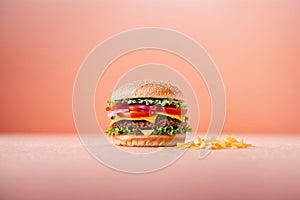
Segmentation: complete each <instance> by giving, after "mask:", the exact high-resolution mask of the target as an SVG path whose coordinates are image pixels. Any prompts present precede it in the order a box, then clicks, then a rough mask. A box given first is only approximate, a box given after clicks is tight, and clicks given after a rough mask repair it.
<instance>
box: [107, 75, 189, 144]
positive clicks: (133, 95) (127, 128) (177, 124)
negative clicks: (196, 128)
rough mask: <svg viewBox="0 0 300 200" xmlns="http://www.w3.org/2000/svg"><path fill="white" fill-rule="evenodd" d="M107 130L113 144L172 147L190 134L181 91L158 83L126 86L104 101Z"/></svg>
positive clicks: (133, 83)
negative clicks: (106, 112) (107, 118)
mask: <svg viewBox="0 0 300 200" xmlns="http://www.w3.org/2000/svg"><path fill="white" fill-rule="evenodd" d="M107 103H108V107H106V111H108V116H109V118H110V124H109V129H108V130H107V131H106V133H107V134H108V135H109V136H112V138H113V141H114V143H115V145H120V146H146V147H147V146H156V147H158V146H174V145H176V144H177V143H178V142H184V140H185V134H186V133H187V132H191V128H190V127H189V126H188V124H187V120H188V118H187V117H186V113H187V108H186V107H187V106H186V105H185V104H184V100H183V95H182V92H181V91H180V90H179V89H178V88H177V87H176V86H174V85H172V84H170V83H166V82H163V81H157V80H139V81H134V82H130V83H127V84H125V85H123V86H121V87H119V88H118V89H117V90H115V91H114V92H113V94H112V97H111V100H108V101H107Z"/></svg>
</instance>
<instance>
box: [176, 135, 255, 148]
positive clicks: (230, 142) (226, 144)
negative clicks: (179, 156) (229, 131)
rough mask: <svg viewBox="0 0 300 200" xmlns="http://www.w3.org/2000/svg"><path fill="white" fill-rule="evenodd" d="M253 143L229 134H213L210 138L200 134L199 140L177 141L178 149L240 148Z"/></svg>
mask: <svg viewBox="0 0 300 200" xmlns="http://www.w3.org/2000/svg"><path fill="white" fill-rule="evenodd" d="M251 146H252V144H247V143H245V142H244V138H241V140H238V139H236V138H235V137H233V136H229V135H227V136H226V137H225V139H216V137H215V136H212V137H211V138H208V139H201V137H200V136H198V137H197V141H196V142H195V141H189V142H185V143H177V148H178V149H186V148H190V149H195V150H200V149H228V148H231V149H240V148H247V147H251Z"/></svg>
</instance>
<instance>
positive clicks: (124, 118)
mask: <svg viewBox="0 0 300 200" xmlns="http://www.w3.org/2000/svg"><path fill="white" fill-rule="evenodd" d="M157 115H164V116H167V117H171V118H175V119H178V120H180V121H182V122H184V120H185V116H184V115H170V114H167V113H163V112H157ZM157 115H153V116H150V117H136V118H130V117H129V118H127V117H120V116H116V117H115V118H114V119H113V120H111V121H110V124H109V125H110V126H111V125H112V124H113V123H115V122H118V121H121V120H132V121H135V120H145V121H148V122H150V123H152V124H153V123H155V120H156V117H157Z"/></svg>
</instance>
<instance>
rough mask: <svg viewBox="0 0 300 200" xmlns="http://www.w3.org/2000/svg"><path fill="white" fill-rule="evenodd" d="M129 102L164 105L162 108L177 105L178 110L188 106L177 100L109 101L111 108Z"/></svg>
mask: <svg viewBox="0 0 300 200" xmlns="http://www.w3.org/2000/svg"><path fill="white" fill-rule="evenodd" d="M123 102H127V103H128V104H146V105H162V106H170V105H175V106H176V108H186V105H185V104H183V103H182V102H181V101H178V100H175V99H119V100H113V101H110V100H108V101H107V104H108V105H109V106H114V105H116V104H118V103H123Z"/></svg>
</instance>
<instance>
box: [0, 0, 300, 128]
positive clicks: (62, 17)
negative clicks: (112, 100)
mask: <svg viewBox="0 0 300 200" xmlns="http://www.w3.org/2000/svg"><path fill="white" fill-rule="evenodd" d="M299 10H300V2H299V1H292V0H290V1H267V0H265V1H258V0H257V1H256V0H255V1H247V2H246V1H238V0H236V1H190V0H188V1H179V0H177V1H170V0H167V1H158V0H154V1H138V0H133V1H116V0H112V1H69V0H63V1H53V0H51V1H50V0H44V1H38V0H27V1H17V0H10V1H8V0H3V1H1V3H0V24H1V31H0V45H1V48H0V66H1V67H0V98H1V104H0V109H1V112H0V131H1V132H75V131H76V130H75V126H74V123H73V118H72V89H73V84H74V81H75V78H76V73H77V71H78V69H79V67H80V65H81V63H82V62H83V60H84V59H85V58H86V56H87V55H88V53H89V52H90V51H91V50H92V49H93V48H94V47H95V46H96V45H97V44H98V43H100V42H102V41H104V40H105V39H106V38H108V37H110V36H112V35H114V34H117V33H119V32H121V31H125V30H128V29H133V28H137V27H144V26H155V27H162V28H169V29H174V30H177V31H179V32H182V33H184V34H186V35H188V36H190V37H192V38H194V39H195V40H196V41H197V42H198V43H199V44H201V45H203V47H204V48H205V49H206V50H207V52H208V53H209V55H210V56H211V57H212V59H213V60H214V61H215V63H216V65H217V66H218V67H219V70H220V73H221V75H222V77H223V81H224V84H225V87H226V93H227V118H226V123H225V126H224V131H226V132H251V133H259V132H265V133H270V132H290V133H297V132H300V123H297V122H298V121H299V119H300V116H299V115H300V114H299V113H300V106H299V102H300V98H299V83H300V81H299V78H300V76H299V75H300V74H299V73H300V72H299V65H300V56H299V50H300V49H299V47H300V46H299V45H300V16H299ZM176 59H177V60H176ZM146 61H147V62H150V61H152V62H154V61H155V62H160V63H162V64H169V65H173V66H174V67H176V66H177V67H178V66H184V62H183V61H182V60H180V59H178V58H174V56H172V55H166V54H163V53H161V52H157V51H153V52H151V51H149V52H136V53H134V54H132V55H128V57H126V58H125V57H124V58H120V59H119V60H117V61H116V62H115V63H114V64H113V65H117V64H118V65H117V66H115V67H113V68H111V76H108V77H110V81H111V82H112V83H114V82H115V81H117V80H118V77H119V76H120V75H122V73H123V72H122V70H120V66H132V65H137V64H143V63H145V62H146ZM131 64H132V65H131ZM184 71H185V73H187V75H190V76H191V77H192V76H193V70H192V69H191V68H188V69H186V70H184ZM121 72H122V73H121ZM113 74H114V76H113ZM112 87H113V85H111V86H109V87H108V89H107V90H105V91H103V94H102V95H104V96H103V97H104V99H108V98H109V96H110V94H111V90H110V89H109V88H112ZM193 87H194V88H195V89H196V90H197V96H198V97H199V98H200V100H201V104H202V107H203V110H202V111H203V115H202V121H201V127H200V131H201V130H205V129H206V128H207V125H208V123H209V119H210V105H209V96H208V94H207V91H206V89H205V87H204V86H199V84H197V81H194V82H193ZM97 94H98V93H97ZM97 98H98V96H97V95H96V100H97ZM104 106H105V102H103V101H102V102H99V105H98V108H100V109H102V108H103V109H104ZM100 112H103V114H102V115H101V114H100V120H102V121H103V120H105V118H104V117H105V115H104V114H105V112H104V110H101V111H100ZM102 116H104V117H102Z"/></svg>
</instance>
